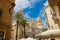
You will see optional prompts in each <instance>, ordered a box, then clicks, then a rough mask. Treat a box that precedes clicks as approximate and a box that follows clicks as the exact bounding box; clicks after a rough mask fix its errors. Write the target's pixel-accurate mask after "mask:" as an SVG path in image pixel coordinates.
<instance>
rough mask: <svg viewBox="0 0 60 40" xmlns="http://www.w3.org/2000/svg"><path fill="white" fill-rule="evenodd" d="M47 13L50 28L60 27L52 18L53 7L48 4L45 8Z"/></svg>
mask: <svg viewBox="0 0 60 40" xmlns="http://www.w3.org/2000/svg"><path fill="white" fill-rule="evenodd" d="M45 12H46V15H47V20H48V23H49V25H50V29H58V28H59V27H58V25H57V24H55V23H54V20H53V19H52V14H51V7H50V6H48V7H47V8H46V9H45Z"/></svg>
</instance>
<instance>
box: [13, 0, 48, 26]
mask: <svg viewBox="0 0 60 40" xmlns="http://www.w3.org/2000/svg"><path fill="white" fill-rule="evenodd" d="M46 2H47V0H16V1H15V3H16V6H15V8H14V14H16V12H17V11H18V10H23V12H24V17H25V19H27V20H32V19H34V20H36V19H37V18H38V17H40V18H41V19H42V23H43V24H44V27H45V26H46V19H45V16H44V12H43V10H44V7H45V5H46Z"/></svg>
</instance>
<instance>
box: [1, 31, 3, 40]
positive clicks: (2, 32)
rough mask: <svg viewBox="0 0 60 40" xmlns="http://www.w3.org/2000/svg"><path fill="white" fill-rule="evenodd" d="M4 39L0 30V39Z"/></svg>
mask: <svg viewBox="0 0 60 40" xmlns="http://www.w3.org/2000/svg"><path fill="white" fill-rule="evenodd" d="M3 39H4V31H0V40H3Z"/></svg>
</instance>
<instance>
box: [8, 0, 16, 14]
mask: <svg viewBox="0 0 60 40" xmlns="http://www.w3.org/2000/svg"><path fill="white" fill-rule="evenodd" d="M8 2H9V3H10V4H11V6H12V7H11V8H9V13H10V14H12V13H11V10H12V8H13V7H14V6H15V3H11V1H10V0H8Z"/></svg>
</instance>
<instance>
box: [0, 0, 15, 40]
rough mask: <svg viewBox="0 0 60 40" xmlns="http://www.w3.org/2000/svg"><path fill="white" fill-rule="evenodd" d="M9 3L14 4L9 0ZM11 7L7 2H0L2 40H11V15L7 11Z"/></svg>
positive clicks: (4, 0) (6, 0)
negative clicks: (0, 10)
mask: <svg viewBox="0 0 60 40" xmlns="http://www.w3.org/2000/svg"><path fill="white" fill-rule="evenodd" d="M10 2H11V3H14V0H13V1H12V0H10ZM11 7H12V6H11V4H10V3H9V1H8V0H0V8H1V9H2V15H1V17H0V31H4V34H5V35H4V40H10V39H11V29H12V28H11V22H12V14H10V13H9V9H10V8H11ZM12 12H13V9H12Z"/></svg>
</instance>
